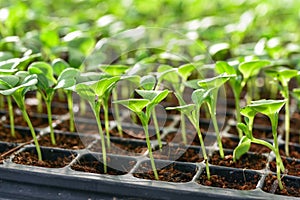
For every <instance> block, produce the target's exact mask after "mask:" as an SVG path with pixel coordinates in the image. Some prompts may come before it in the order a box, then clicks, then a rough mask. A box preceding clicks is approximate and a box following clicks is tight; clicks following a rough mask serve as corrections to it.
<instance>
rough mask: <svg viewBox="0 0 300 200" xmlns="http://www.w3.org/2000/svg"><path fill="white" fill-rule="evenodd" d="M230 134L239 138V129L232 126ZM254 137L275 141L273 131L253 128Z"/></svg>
mask: <svg viewBox="0 0 300 200" xmlns="http://www.w3.org/2000/svg"><path fill="white" fill-rule="evenodd" d="M228 133H230V134H233V135H236V136H238V131H237V128H236V127H234V126H231V127H230V129H229V130H228ZM252 134H253V137H255V138H257V139H273V135H272V130H271V129H266V130H263V129H257V128H253V130H252Z"/></svg>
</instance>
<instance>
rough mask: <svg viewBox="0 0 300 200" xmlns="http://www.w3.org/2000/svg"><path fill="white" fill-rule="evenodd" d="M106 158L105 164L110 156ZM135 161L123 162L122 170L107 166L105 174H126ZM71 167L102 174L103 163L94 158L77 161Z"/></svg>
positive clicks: (76, 169)
mask: <svg viewBox="0 0 300 200" xmlns="http://www.w3.org/2000/svg"><path fill="white" fill-rule="evenodd" d="M107 159H108V160H107V161H108V162H107V163H108V164H107V165H109V162H110V158H109V157H107ZM135 163H136V161H129V163H126V164H124V165H123V170H122V171H120V170H117V169H113V168H110V167H107V174H109V175H124V174H127V173H128V172H129V171H130V169H131V168H132V167H133V166H134V165H135ZM71 168H72V169H73V170H75V171H82V172H89V173H96V174H104V169H103V164H102V162H100V161H98V160H94V161H89V160H82V161H80V162H78V163H75V164H73V165H72V166H71Z"/></svg>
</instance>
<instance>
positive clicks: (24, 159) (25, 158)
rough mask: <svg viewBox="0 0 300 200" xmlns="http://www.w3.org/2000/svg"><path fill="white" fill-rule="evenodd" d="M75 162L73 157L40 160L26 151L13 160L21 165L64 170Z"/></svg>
mask: <svg viewBox="0 0 300 200" xmlns="http://www.w3.org/2000/svg"><path fill="white" fill-rule="evenodd" d="M72 160H73V156H72V155H71V156H68V157H66V156H64V157H57V158H56V159H55V160H47V159H43V160H42V161H39V160H38V156H37V154H35V153H32V152H28V151H24V152H20V153H18V154H16V155H15V156H14V158H13V162H14V163H17V164H21V165H31V166H38V167H47V168H62V167H65V166H66V165H68V164H69V163H70V162H71V161H72Z"/></svg>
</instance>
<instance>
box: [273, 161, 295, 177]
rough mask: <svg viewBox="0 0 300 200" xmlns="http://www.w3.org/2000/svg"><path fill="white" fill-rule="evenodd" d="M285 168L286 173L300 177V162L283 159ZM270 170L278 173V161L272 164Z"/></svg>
mask: <svg viewBox="0 0 300 200" xmlns="http://www.w3.org/2000/svg"><path fill="white" fill-rule="evenodd" d="M281 159H282V162H283V164H284V167H285V171H286V173H287V174H288V175H292V176H300V162H299V161H296V160H287V159H286V158H281ZM269 165H270V170H271V171H273V172H276V161H275V160H274V161H272V162H270V164H269Z"/></svg>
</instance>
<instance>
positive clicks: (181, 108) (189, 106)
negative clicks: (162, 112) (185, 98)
mask: <svg viewBox="0 0 300 200" xmlns="http://www.w3.org/2000/svg"><path fill="white" fill-rule="evenodd" d="M195 109H196V105H195V104H187V105H183V106H176V107H167V108H166V110H178V111H180V112H182V113H183V114H185V115H190V114H191V112H192V111H194V110H195Z"/></svg>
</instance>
